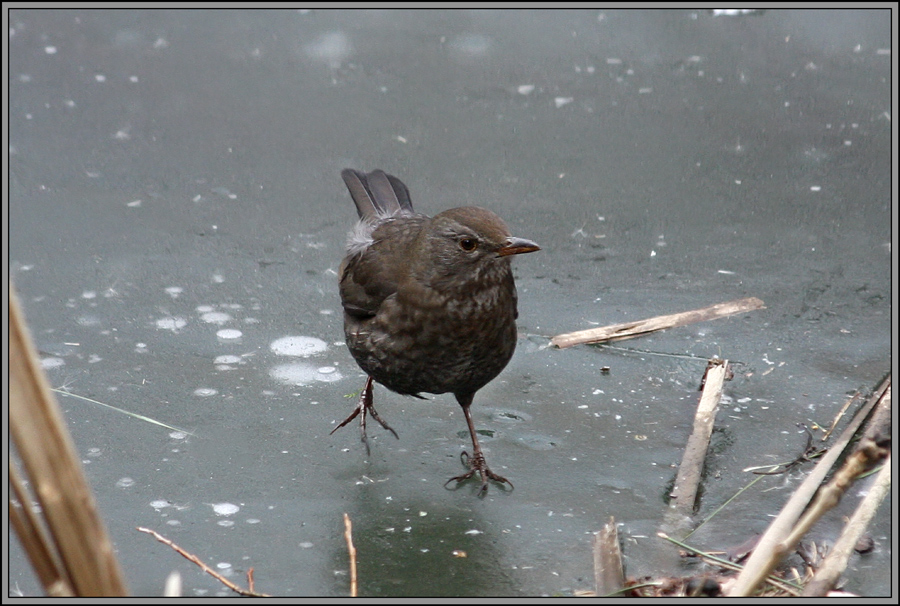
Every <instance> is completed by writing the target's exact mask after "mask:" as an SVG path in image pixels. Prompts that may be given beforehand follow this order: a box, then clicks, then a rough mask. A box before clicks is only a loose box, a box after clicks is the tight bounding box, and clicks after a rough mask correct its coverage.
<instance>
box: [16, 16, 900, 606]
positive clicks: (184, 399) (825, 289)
mask: <svg viewBox="0 0 900 606" xmlns="http://www.w3.org/2000/svg"><path fill="white" fill-rule="evenodd" d="M9 44H10V55H9V68H10V73H9V90H10V105H9V107H10V118H9V137H10V141H9V144H10V168H11V171H10V223H11V229H10V234H9V250H10V272H11V275H12V280H13V282H14V283H15V285H16V287H17V288H18V291H19V293H20V296H21V299H22V303H23V305H24V307H25V311H26V315H27V318H28V321H29V324H30V326H31V329H32V331H33V335H34V338H35V340H36V342H37V345H38V347H39V349H40V350H41V354H42V356H43V359H44V364H45V368H46V371H47V373H48V375H49V377H50V379H51V381H52V383H53V385H54V387H57V388H60V389H63V388H64V389H67V390H69V391H71V392H72V393H74V394H78V395H80V396H83V397H85V398H91V399H93V400H97V401H100V402H103V403H107V404H110V405H112V406H116V407H119V408H122V409H125V410H129V411H131V412H134V413H139V414H141V415H144V416H147V417H151V418H153V419H156V420H158V421H160V422H163V423H166V424H167V425H170V426H171V428H164V427H160V426H158V425H152V424H149V423H146V422H143V421H140V420H138V419H135V418H133V417H130V416H127V415H124V414H121V413H119V412H116V411H113V410H111V409H109V408H106V407H103V406H99V405H97V404H95V403H92V402H89V401H85V400H83V399H77V398H73V397H64V396H60V398H59V401H60V404H61V405H62V407H63V408H64V410H65V414H66V418H67V420H68V423H69V426H70V429H71V432H72V434H73V437H74V440H75V443H76V445H77V448H78V451H79V453H81V454H82V457H83V463H84V467H85V471H86V474H87V476H88V478H89V481H90V482H91V485H92V487H93V489H94V491H95V494H96V497H97V500H98V503H99V506H100V510H101V515H102V517H103V519H104V522H105V524H106V525H107V527H108V530H109V532H110V534H111V536H112V538H113V540H114V542H115V545H116V548H117V550H118V557H119V558H120V561H121V563H122V566H123V568H124V570H125V572H126V575H127V580H128V584H129V587H130V589H131V591H132V592H133V593H134V594H136V595H158V594H159V593H160V592H161V591H162V586H163V581H164V579H165V577H166V575H168V574H169V572H171V571H172V570H179V571H180V572H181V574H182V576H183V579H184V593H185V594H186V595H191V596H215V595H230V592H228V591H227V590H225V589H224V588H223V587H222V586H220V585H219V584H218V583H217V582H216V581H215V580H214V579H212V578H211V577H209V576H207V575H205V574H203V573H202V572H201V571H200V570H199V569H198V568H197V567H195V566H194V565H193V564H191V563H189V562H187V561H186V560H184V559H183V558H181V557H180V556H178V555H177V554H175V553H174V552H173V551H171V550H170V549H169V548H167V547H165V546H163V545H161V544H159V543H157V542H156V541H154V540H153V539H152V538H151V537H149V536H148V535H145V534H142V533H139V532H137V531H136V530H135V527H137V526H146V527H149V528H152V529H154V530H157V531H158V532H160V533H161V534H163V535H165V536H167V537H169V538H170V539H172V540H173V541H175V542H176V543H178V544H179V545H180V546H182V547H183V548H184V549H187V550H188V551H191V552H192V553H195V554H197V555H198V556H200V557H201V558H202V559H203V560H204V561H205V562H206V563H207V564H209V565H210V566H212V567H214V568H217V569H218V570H219V571H220V572H222V573H223V574H228V575H231V578H232V579H233V580H236V581H238V582H240V583H243V582H244V575H245V573H246V571H247V569H249V568H250V567H253V568H254V569H255V579H256V586H257V589H258V590H259V591H264V592H267V593H270V594H274V595H280V596H345V595H347V592H348V585H349V581H348V577H347V571H348V564H347V554H346V547H345V543H344V539H343V520H342V514H343V513H345V512H346V513H348V514H349V515H350V517H351V518H352V520H353V524H354V526H353V528H354V540H355V543H356V546H357V549H358V551H359V582H360V595H363V596H417V595H439V596H467V595H472V596H474V595H480V596H488V595H495V596H499V595H513V596H537V595H553V596H558V595H562V596H565V595H572V593H573V592H574V591H577V590H583V589H592V588H593V573H592V556H591V537H592V533H593V532H595V531H597V530H598V529H599V528H600V527H601V526H602V524H603V523H605V522H606V521H607V520H608V519H609V517H610V516H614V517H615V518H616V520H617V521H618V522H620V523H621V524H622V526H621V528H620V536H622V537H623V539H624V548H625V554H626V566H627V569H628V574H629V575H630V576H633V577H642V576H645V575H656V574H668V573H680V574H689V573H690V571H691V570H692V569H693V568H692V566H693V564H690V563H679V562H678V558H677V554H676V552H675V549H674V548H673V547H671V546H670V545H669V544H667V543H665V542H663V541H661V540H660V539H658V538H657V537H656V532H657V531H658V530H659V529H660V528H661V525H662V520H663V514H664V512H665V504H664V497H665V495H666V492H667V489H668V488H669V487H670V485H671V482H672V480H673V478H674V473H675V466H677V464H678V463H679V461H680V460H681V454H682V450H683V447H684V444H685V441H686V439H687V437H688V435H689V433H690V430H691V427H692V417H693V410H694V408H695V406H696V403H697V399H698V391H697V388H698V384H699V381H700V378H701V376H702V374H703V369H704V367H705V361H706V359H707V358H709V357H711V356H715V355H718V356H721V357H724V358H727V359H729V360H732V361H733V362H735V363H737V366H736V368H735V370H736V374H735V378H734V380H733V381H731V382H730V383H728V384H726V389H725V401H724V402H723V405H722V407H721V409H720V412H719V415H718V418H717V424H716V425H717V428H716V431H715V433H714V436H713V447H712V452H711V457H710V460H709V463H708V465H709V467H708V470H709V472H710V473H709V476H708V477H707V478H706V482H705V484H704V492H703V497H702V500H701V503H700V506H699V511H698V515H697V518H698V520H702V519H706V518H707V517H708V516H709V515H710V514H711V513H712V512H714V511H715V510H716V509H717V508H719V507H720V506H722V505H723V504H724V503H725V502H726V501H727V500H728V499H729V498H731V497H732V496H734V494H735V493H736V492H737V491H738V490H740V489H741V488H742V487H744V486H745V485H746V484H747V483H748V482H749V481H750V480H751V479H752V476H750V474H748V473H745V472H743V471H742V470H743V469H745V468H747V467H750V466H754V465H764V464H770V463H777V462H784V461H789V460H791V459H793V458H794V457H796V456H797V455H798V454H799V453H800V452H802V450H803V447H804V445H805V435H804V434H803V433H802V431H801V430H799V429H798V427H797V424H798V423H804V424H807V425H812V424H814V423H819V424H822V425H825V426H826V427H827V426H828V425H830V423H831V421H832V418H833V417H834V415H835V413H836V412H837V411H838V410H839V409H840V408H841V406H842V405H843V404H844V402H845V401H846V400H847V398H848V394H850V393H852V392H853V391H854V390H856V389H858V388H862V389H867V388H873V387H875V386H876V384H877V383H878V382H879V381H880V379H881V377H882V376H883V375H884V374H885V373H887V372H888V371H889V370H890V367H891V363H892V356H891V350H892V341H891V273H890V270H891V253H892V250H891V238H892V230H891V221H892V215H891V189H890V187H891V164H890V158H891V129H892V123H891V111H892V110H891V73H892V72H891V58H892V57H891V48H892V42H891V20H890V17H889V13H886V12H876V11H859V12H803V11H787V12H782V11H766V12H763V13H755V14H746V15H739V16H729V15H724V14H713V13H712V12H709V11H687V10H673V11H669V12H654V11H640V12H638V11H634V12H632V11H597V10H584V11H554V12H528V11H524V12H504V11H458V12H445V11H415V12H400V13H398V12H391V11H370V12H359V11H345V12H329V11H298V10H287V11H266V12H253V11H249V12H227V11H226V12H206V11H192V12H180V11H172V12H143V11H78V10H69V11H28V10H13V11H12V12H11V13H10V29H9ZM345 167H353V168H358V169H364V170H371V169H374V168H383V169H385V170H387V171H388V172H391V173H392V174H395V175H397V176H398V177H400V178H401V179H402V180H403V181H405V182H406V183H407V185H408V186H409V187H410V190H411V192H412V196H413V201H414V203H415V205H416V208H417V209H418V210H419V211H421V212H425V213H428V214H434V213H436V212H439V211H440V210H443V209H445V208H449V207H452V206H459V205H464V204H477V205H481V206H485V207H487V208H490V209H492V210H494V211H496V212H497V213H498V214H500V215H501V216H502V217H504V218H505V219H506V221H507V222H508V223H509V225H510V227H511V228H512V231H513V232H514V233H515V234H516V235H519V236H522V237H527V238H530V239H533V240H535V241H536V242H538V243H539V244H541V246H542V247H543V250H542V251H541V252H539V253H536V254H531V255H527V256H523V257H522V258H517V259H515V261H514V266H515V270H516V275H517V283H518V287H519V298H520V309H519V311H520V317H519V327H520V340H519V344H518V349H517V352H516V355H515V356H514V358H513V360H512V362H511V363H510V364H509V366H508V367H507V368H506V370H505V371H504V372H503V373H502V374H501V375H500V376H499V377H498V378H497V379H496V380H495V381H493V382H492V383H491V384H489V385H488V386H487V387H485V388H484V389H482V390H480V391H479V392H478V394H477V396H476V399H475V404H474V406H473V412H474V415H475V421H476V424H477V426H478V428H479V430H483V431H484V433H485V435H484V436H482V440H483V444H484V446H485V449H486V453H487V457H488V460H489V462H490V463H491V465H492V467H493V468H494V469H495V471H497V472H498V473H501V474H503V475H505V476H507V477H508V478H509V479H510V480H511V481H512V482H513V483H514V484H515V490H514V491H511V492H503V491H502V490H498V489H497V487H496V486H492V487H491V490H490V492H489V494H488V496H487V498H486V499H484V500H478V499H476V498H475V496H474V494H475V491H476V490H477V488H478V485H477V483H472V484H466V485H464V486H463V487H461V488H460V489H459V490H456V491H448V490H445V489H444V488H442V484H443V483H444V482H445V481H446V479H447V478H449V477H450V476H453V475H456V474H458V473H460V471H461V467H460V463H459V453H460V451H461V450H462V449H463V448H465V447H466V446H467V445H468V436H467V432H466V427H465V422H464V419H463V416H462V414H461V412H460V410H459V408H458V406H457V404H456V403H455V401H454V399H453V398H452V396H449V395H443V396H436V397H433V398H432V399H431V400H428V401H418V400H414V399H410V398H404V397H401V396H398V395H396V394H392V393H389V392H387V391H386V390H384V389H383V388H377V389H376V394H375V397H376V403H377V408H378V410H379V412H380V413H381V414H382V415H383V416H384V417H385V419H386V420H387V421H388V422H389V423H390V424H391V425H392V426H393V427H394V428H395V429H396V430H397V431H398V433H399V435H400V440H399V441H398V440H395V439H394V438H393V437H392V436H390V435H389V434H388V433H387V432H384V431H383V430H382V429H381V428H380V427H378V426H377V424H374V423H373V424H370V427H369V433H370V437H371V439H372V455H371V457H370V458H368V459H367V457H366V455H365V450H364V448H363V447H362V445H361V444H360V443H359V440H358V433H357V431H356V428H355V426H351V427H347V428H344V429H343V430H341V431H339V432H337V433H336V434H335V435H333V436H329V435H328V434H329V431H331V429H332V427H333V426H334V423H335V422H337V421H340V420H341V419H343V418H344V417H345V416H346V414H347V413H348V412H349V410H350V408H351V407H352V405H353V403H354V400H353V399H352V397H351V395H352V394H354V393H355V392H357V391H358V390H359V389H360V388H361V387H362V384H363V377H362V375H361V372H360V371H359V369H358V368H357V367H356V365H355V364H354V362H353V360H352V358H351V357H350V354H349V353H348V351H347V350H346V348H345V347H344V346H343V343H342V340H343V332H342V328H341V322H342V317H341V309H340V301H339V297H338V290H337V281H336V271H337V268H338V264H339V263H340V260H341V257H342V254H343V246H344V241H345V237H346V234H347V232H348V230H349V229H350V228H351V227H352V225H353V222H354V220H355V216H356V215H355V212H354V209H353V205H352V203H351V201H350V198H349V195H348V194H347V192H346V190H345V187H344V185H343V183H342V182H341V179H340V175H339V173H340V170H341V169H342V168H345ZM749 296H754V297H759V298H760V299H762V300H763V301H765V303H766V309H764V310H761V311H756V312H752V313H748V314H744V315H740V316H735V317H732V318H728V319H723V320H717V321H714V322H707V323H701V324H695V325H691V326H688V327H683V328H677V329H671V330H668V331H665V332H661V333H657V334H654V335H652V336H649V337H645V338H641V339H635V340H631V341H624V342H620V343H618V344H617V346H618V347H619V348H621V349H611V348H609V349H597V348H590V347H576V348H572V349H566V350H555V349H551V348H548V347H547V345H548V342H549V337H551V336H553V335H555V334H558V333H562V332H569V331H573V330H577V329H582V328H590V327H592V326H598V325H606V324H613V323H618V322H624V321H629V320H639V319H643V318H648V317H651V316H655V315H660V314H669V313H675V312H679V311H686V310H690V309H696V308H700V307H705V306H708V305H711V304H714V303H719V302H724V301H729V300H733V299H739V298H742V297H749ZM603 367H609V372H608V373H603V372H601V368H603ZM808 470H809V466H805V467H801V468H800V469H799V470H796V471H794V472H792V473H791V474H789V475H788V476H773V477H771V478H766V479H765V480H763V481H761V482H760V483H758V484H756V485H755V487H754V488H753V489H752V490H750V491H747V492H746V493H744V494H742V495H741V496H740V497H739V498H738V499H736V500H735V501H734V502H732V503H731V504H729V505H728V506H726V507H725V508H724V509H723V510H722V511H721V512H720V513H719V514H717V515H716V516H715V517H713V518H712V519H711V520H710V521H709V522H707V523H706V524H705V525H704V526H703V527H702V528H701V529H700V530H698V532H697V533H696V534H695V535H694V536H693V537H692V538H691V543H692V544H693V545H696V546H698V547H701V548H705V549H711V550H714V549H721V548H723V547H728V546H732V545H736V544H739V543H742V542H743V541H744V540H746V539H747V538H748V537H749V536H750V535H752V534H753V533H756V532H760V531H762V530H764V529H765V527H766V526H767V524H768V522H769V520H770V519H771V515H772V514H774V513H776V512H777V511H778V510H779V509H780V507H781V506H782V504H783V503H784V502H785V500H786V499H787V498H788V496H789V495H790V493H791V492H792V490H793V489H794V488H795V487H796V486H797V485H798V484H799V482H800V481H801V480H802V478H803V476H804V475H805V474H806V473H807V472H808ZM865 486H866V484H865V483H862V484H861V485H860V486H859V487H857V488H855V489H854V491H853V493H852V495H851V498H848V499H846V500H845V502H844V503H842V504H841V506H840V507H839V508H838V509H837V510H835V511H834V512H833V514H832V515H830V516H829V517H828V519H827V520H826V521H824V522H823V523H821V524H820V525H819V526H817V527H816V528H815V529H814V530H813V533H812V535H811V536H812V537H813V538H815V540H816V541H817V542H819V541H833V540H834V538H835V536H836V533H837V531H838V529H839V527H840V524H841V516H843V515H847V514H848V512H850V511H852V509H853V507H854V506H855V503H856V502H857V500H858V495H859V494H860V493H861V491H862V490H864V489H865ZM891 509H892V505H891V503H890V499H888V502H886V503H884V504H883V505H882V507H881V509H880V511H879V514H878V516H877V517H876V519H875V521H874V523H873V525H872V526H871V528H870V530H871V534H872V537H873V539H874V540H875V545H876V547H875V550H874V551H873V552H872V553H871V554H868V555H865V556H854V559H853V560H852V562H851V569H850V570H849V571H848V572H847V574H846V575H845V576H846V579H847V585H846V588H847V590H849V591H853V592H857V593H860V594H864V595H868V596H878V595H880V596H884V595H888V594H889V593H890V584H891V572H890V570H891V539H890V523H891V518H890V511H891ZM10 552H11V553H10V555H11V557H10V565H9V567H10V571H9V582H10V587H11V591H12V592H21V593H24V594H25V595H36V594H39V593H40V592H41V590H40V587H39V585H38V583H37V581H36V579H35V577H34V575H33V573H32V572H31V569H30V566H29V565H28V563H27V562H26V560H25V559H24V556H23V555H22V552H21V549H20V548H19V546H18V544H17V543H16V542H15V541H12V542H11V547H10ZM454 552H456V553H455V554H454ZM460 552H465V555H466V556H467V557H459V556H460V555H461V554H460Z"/></svg>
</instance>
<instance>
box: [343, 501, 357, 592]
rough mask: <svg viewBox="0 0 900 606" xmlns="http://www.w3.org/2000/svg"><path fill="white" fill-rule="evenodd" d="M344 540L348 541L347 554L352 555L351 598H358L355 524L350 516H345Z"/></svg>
mask: <svg viewBox="0 0 900 606" xmlns="http://www.w3.org/2000/svg"><path fill="white" fill-rule="evenodd" d="M344 538H345V539H347V552H348V553H349V554H350V597H351V598H355V597H356V547H354V546H353V523H352V522H350V516H348V515H347V514H346V513H345V514H344Z"/></svg>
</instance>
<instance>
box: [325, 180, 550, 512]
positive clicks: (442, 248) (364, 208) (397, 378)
mask: <svg viewBox="0 0 900 606" xmlns="http://www.w3.org/2000/svg"><path fill="white" fill-rule="evenodd" d="M341 177H343V179H344V183H346V184H347V188H348V189H349V190H350V195H351V197H352V198H353V202H354V203H355V204H356V210H357V212H358V213H359V218H360V221H359V223H358V224H357V226H356V227H355V229H354V230H353V231H352V232H351V233H350V236H349V238H348V242H347V256H346V257H345V258H344V260H343V262H342V263H341V267H340V291H341V304H342V305H343V307H344V335H345V337H346V341H347V346H348V347H349V348H350V353H351V354H353V358H354V359H355V360H356V362H357V363H358V364H359V366H360V367H361V368H362V369H363V370H364V371H365V372H366V374H368V375H369V377H368V379H367V380H366V384H365V387H364V388H363V390H362V392H361V394H360V398H359V403H358V404H357V406H356V408H355V409H354V410H353V412H352V413H351V414H350V416H348V417H347V418H346V419H344V421H343V422H341V424H340V425H338V426H337V427H335V428H334V430H332V432H331V433H334V432H335V431H337V430H338V429H339V428H341V427H343V426H344V425H346V424H347V423H349V422H350V421H352V420H353V419H354V418H356V417H357V416H360V433H361V438H362V441H363V443H364V444H365V445H366V452H369V443H368V440H367V438H366V414H367V413H371V414H372V416H373V417H374V418H375V420H376V421H378V422H379V423H380V424H381V425H382V427H384V428H385V429H387V430H388V431H390V432H391V433H392V434H394V437H398V436H397V432H396V431H394V430H393V429H392V428H391V427H390V426H389V425H388V424H387V423H385V422H384V420H382V419H381V417H379V416H378V413H377V412H375V408H374V406H373V403H372V381H373V380H375V381H377V382H379V383H381V384H382V385H384V386H385V387H387V388H388V389H390V390H392V391H395V392H397V393H400V394H404V395H411V396H416V397H420V398H421V397H422V396H421V395H420V394H421V393H422V392H426V393H433V394H441V393H447V392H449V393H452V394H453V395H454V396H456V401H457V402H459V405H460V406H462V409H463V414H464V415H465V417H466V423H468V425H469V434H470V435H471V436H472V449H473V454H472V456H471V457H470V456H469V455H468V453H467V452H463V453H462V455H461V456H462V457H464V458H463V463H464V464H465V465H466V466H467V467H468V468H469V470H468V471H467V472H466V473H463V474H462V475H458V476H455V477H452V478H450V479H449V480H447V482H446V483H445V484H444V485H445V486H446V485H447V484H449V483H450V482H452V481H453V480H456V482H457V484H458V483H460V482H462V481H464V480H467V479H469V478H471V477H472V476H473V475H474V474H475V472H478V474H479V475H480V477H481V488H480V490H479V495H481V496H483V495H484V494H485V493H486V492H487V487H488V479H490V480H493V481H495V482H498V483H500V484H501V485H502V484H504V483H505V484H509V486H510V487H512V483H511V482H510V481H509V480H507V479H506V478H504V477H503V476H501V475H498V474H496V473H494V472H492V471H491V470H490V468H489V467H488V466H487V463H486V462H485V459H484V454H483V453H482V452H481V446H480V445H479V444H478V436H477V434H476V432H475V424H474V423H473V421H472V414H471V413H470V412H469V407H470V406H471V405H472V399H473V398H474V396H475V392H476V391H478V390H479V389H481V388H482V387H484V386H485V385H487V383H488V382H489V381H491V379H493V378H494V377H496V376H497V375H498V374H499V373H500V371H501V370H503V368H504V367H505V366H506V364H507V363H508V362H509V360H510V358H511V357H512V355H513V351H514V350H515V348H516V318H517V317H518V311H517V309H516V302H517V295H516V286H515V283H514V282H513V275H512V270H511V268H510V256H511V255H518V254H522V253H528V252H533V251H536V250H540V247H539V246H538V245H537V244H535V243H534V242H532V241H531V240H525V239H523V238H516V237H513V236H511V235H510V233H509V228H507V226H506V224H505V223H504V222H503V220H502V219H500V217H498V216H497V215H496V214H494V213H493V212H491V211H489V210H485V209H483V208H478V207H475V206H463V207H460V208H451V209H450V210H445V211H444V212H442V213H440V214H438V215H436V216H434V217H433V218H429V217H426V216H425V215H421V214H418V213H416V212H414V211H413V208H412V203H411V202H410V199H409V190H408V189H407V188H406V185H404V184H403V182H401V181H400V180H399V179H397V178H396V177H394V176H392V175H388V174H386V173H385V172H384V171H381V170H375V171H372V172H370V173H362V172H359V171H356V170H353V169H349V168H348V169H345V170H343V171H342V172H341Z"/></svg>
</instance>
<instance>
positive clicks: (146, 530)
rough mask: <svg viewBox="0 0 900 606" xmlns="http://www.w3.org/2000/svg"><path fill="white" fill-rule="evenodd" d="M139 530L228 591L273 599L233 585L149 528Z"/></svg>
mask: <svg viewBox="0 0 900 606" xmlns="http://www.w3.org/2000/svg"><path fill="white" fill-rule="evenodd" d="M137 530H138V531H140V532H146V533H147V534H149V535H153V538H155V539H156V540H157V541H159V542H160V543H163V544H165V545H168V546H169V547H171V548H172V549H174V550H175V551H177V552H178V553H180V554H181V555H182V556H184V557H185V558H187V559H188V560H190V561H191V562H193V563H194V564H196V565H197V566H199V567H200V569H201V570H202V571H203V572H205V573H207V574H209V575H211V576H213V577H215V578H216V579H217V580H218V581H219V582H220V583H222V584H223V585H225V586H226V587H228V589H230V590H231V591H233V592H235V593H238V594H240V595H244V596H249V597H255V598H270V597H272V596H270V595H269V594H267V593H257V592H255V591H252V590H247V589H243V588H241V587H238V586H237V585H235V584H234V583H232V582H231V581H229V580H228V579H226V578H225V577H223V576H222V575H221V574H219V573H218V572H216V571H215V570H213V569H212V568H210V567H209V566H207V565H206V564H204V563H203V561H202V560H201V559H200V558H198V557H197V556H195V555H194V554H192V553H188V552H187V551H185V550H184V549H182V548H181V547H179V546H178V545H176V544H175V543H173V542H172V541H170V540H169V539H167V538H166V537H164V536H162V535H161V534H159V533H158V532H156V531H155V530H150V529H149V528H144V527H143V526H138V527H137Z"/></svg>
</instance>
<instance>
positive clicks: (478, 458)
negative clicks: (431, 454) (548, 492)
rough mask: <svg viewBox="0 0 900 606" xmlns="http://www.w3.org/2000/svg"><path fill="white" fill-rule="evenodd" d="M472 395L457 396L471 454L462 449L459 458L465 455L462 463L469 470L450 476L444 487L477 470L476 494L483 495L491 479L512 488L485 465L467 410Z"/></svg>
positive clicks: (511, 486)
mask: <svg viewBox="0 0 900 606" xmlns="http://www.w3.org/2000/svg"><path fill="white" fill-rule="evenodd" d="M473 395H474V394H473ZM473 395H469V396H457V400H459V404H460V406H462V409H463V414H464V415H466V423H468V425H469V435H471V436H472V452H473V455H472V456H471V457H470V456H469V453H467V452H466V451H463V452H462V454H461V455H460V458H462V457H465V459H464V460H463V465H466V466H467V467H468V468H469V471H467V472H466V473H464V474H461V475H458V476H454V477H452V478H450V479H449V480H447V481H446V482H445V483H444V487H446V486H447V484H449V483H450V482H452V481H454V480H456V483H457V484H459V483H460V482H464V481H465V480H468V479H469V478H471V477H472V476H474V475H475V472H476V471H477V472H478V475H480V476H481V488H480V489H479V490H478V496H479V497H483V496H484V495H486V494H487V489H488V480H493V481H494V482H498V483H500V484H509V487H510V488H513V484H512V482H510V481H509V480H507V479H506V478H504V477H503V476H501V475H499V474H496V473H494V472H493V471H491V469H490V467H488V466H487V461H485V459H484V453H482V452H481V445H479V444H478V434H476V433H475V422H474V421H472V413H471V412H469V406H471V404H472V397H473Z"/></svg>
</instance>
